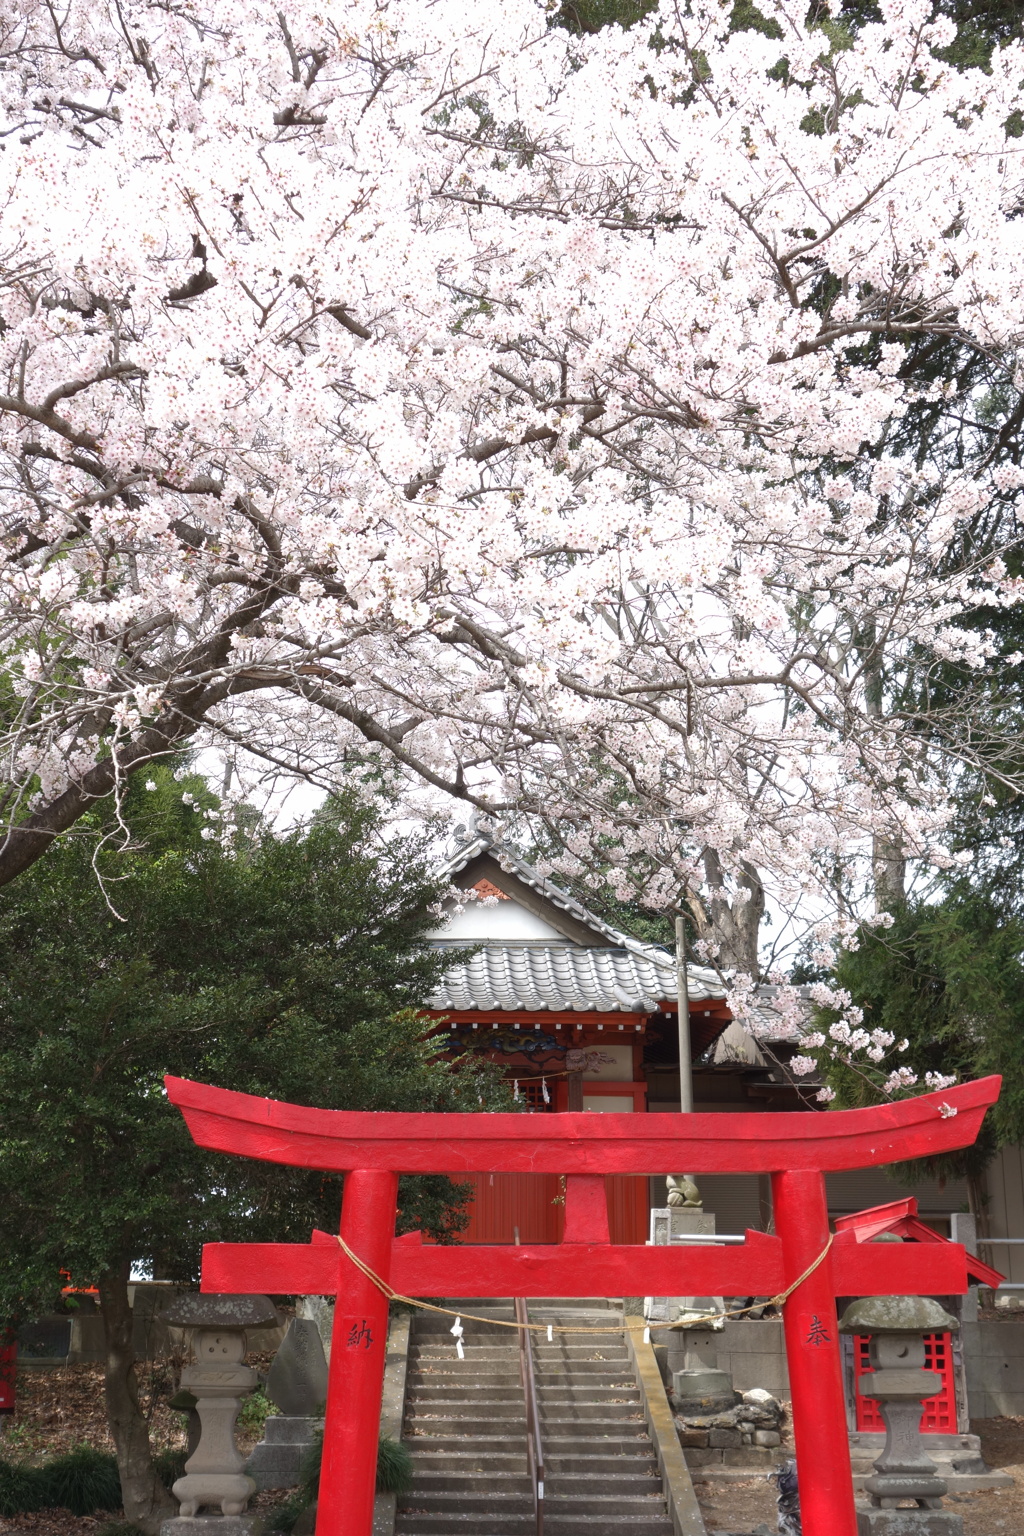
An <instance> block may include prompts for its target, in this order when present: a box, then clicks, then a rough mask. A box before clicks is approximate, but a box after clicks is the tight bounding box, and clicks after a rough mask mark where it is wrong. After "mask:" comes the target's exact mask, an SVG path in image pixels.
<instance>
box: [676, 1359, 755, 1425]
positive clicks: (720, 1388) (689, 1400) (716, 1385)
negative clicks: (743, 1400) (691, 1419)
mask: <svg viewBox="0 0 1024 1536" xmlns="http://www.w3.org/2000/svg"><path fill="white" fill-rule="evenodd" d="M738 1397H739V1393H737V1392H735V1391H733V1385H732V1377H731V1376H730V1375H729V1373H728V1371H717V1370H713V1371H712V1370H707V1369H703V1370H682V1371H673V1372H672V1406H673V1407H674V1408H675V1410H676V1412H677V1413H681V1414H684V1415H685V1414H692V1413H697V1414H705V1413H721V1412H724V1411H725V1410H726V1409H728V1408H733V1407H735V1405H736V1402H737V1400H738Z"/></svg>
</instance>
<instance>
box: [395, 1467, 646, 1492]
mask: <svg viewBox="0 0 1024 1536" xmlns="http://www.w3.org/2000/svg"><path fill="white" fill-rule="evenodd" d="M544 1471H545V1474H546V1477H545V1487H546V1490H547V1494H548V1496H549V1497H550V1498H573V1499H576V1498H587V1497H588V1496H589V1495H591V1494H601V1495H605V1496H609V1497H611V1496H613V1495H615V1496H618V1497H623V1498H650V1497H651V1496H652V1495H653V1496H655V1497H659V1496H660V1494H661V1479H660V1477H659V1476H658V1475H657V1472H656V1470H655V1469H654V1468H653V1467H652V1468H651V1469H650V1470H647V1471H640V1472H635V1471H634V1472H622V1471H619V1470H618V1467H616V1468H615V1469H614V1470H607V1471H597V1470H592V1471H587V1472H560V1471H559V1472H555V1471H552V1470H551V1469H550V1468H549V1467H548V1466H547V1463H545V1467H544ZM415 1475H416V1492H415V1494H409V1495H407V1498H408V1499H409V1500H412V1501H413V1502H415V1499H416V1498H417V1497H418V1496H419V1495H420V1494H421V1493H439V1492H443V1493H446V1494H448V1493H450V1494H451V1495H452V1496H453V1497H456V1496H457V1497H461V1496H462V1494H464V1493H472V1494H475V1493H491V1492H493V1493H500V1494H505V1493H527V1494H531V1490H532V1487H533V1484H532V1483H531V1481H530V1478H529V1475H528V1474H527V1473H526V1472H524V1471H518V1470H509V1469H499V1468H496V1467H492V1465H491V1464H490V1463H489V1462H488V1463H487V1464H483V1463H482V1464H481V1465H480V1466H478V1467H473V1468H469V1467H457V1468H453V1467H452V1466H451V1464H450V1460H449V1459H448V1458H446V1464H445V1466H443V1467H433V1466H430V1465H429V1464H427V1463H426V1462H424V1461H423V1460H422V1459H418V1460H417V1463H416V1473H415Z"/></svg>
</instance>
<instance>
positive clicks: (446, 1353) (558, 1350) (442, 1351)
mask: <svg viewBox="0 0 1024 1536" xmlns="http://www.w3.org/2000/svg"><path fill="white" fill-rule="evenodd" d="M462 1350H463V1353H462V1355H461V1357H460V1355H459V1352H458V1350H457V1349H456V1347H455V1341H454V1340H453V1339H451V1338H446V1339H445V1340H444V1342H443V1343H437V1344H429V1345H428V1344H419V1343H417V1344H413V1345H412V1346H411V1347H410V1350H409V1359H410V1360H458V1361H459V1363H460V1364H461V1363H462V1360H465V1361H466V1362H467V1363H468V1362H469V1361H470V1360H481V1361H485V1362H487V1363H488V1364H492V1363H493V1364H503V1363H505V1362H507V1361H516V1362H517V1361H518V1359H519V1345H518V1344H503V1343H502V1344H489V1343H487V1344H477V1343H474V1342H473V1340H472V1339H469V1340H466V1339H463V1341H462ZM628 1359H629V1356H628V1355H627V1353H626V1347H625V1345H624V1344H599V1345H598V1346H597V1347H596V1348H595V1347H594V1346H593V1345H592V1344H566V1345H561V1344H548V1343H547V1342H546V1341H545V1342H544V1343H543V1344H538V1343H537V1342H536V1341H534V1345H533V1363H534V1365H535V1367H536V1368H537V1369H538V1370H544V1369H545V1368H547V1367H551V1366H554V1365H557V1364H559V1363H565V1364H567V1365H575V1364H580V1365H583V1364H593V1365H614V1366H619V1365H623V1364H625V1363H627V1362H628Z"/></svg>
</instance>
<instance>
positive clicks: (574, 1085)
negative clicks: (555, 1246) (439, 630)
mask: <svg viewBox="0 0 1024 1536" xmlns="http://www.w3.org/2000/svg"><path fill="white" fill-rule="evenodd" d="M445 873H446V874H447V876H448V878H449V880H450V882H451V884H452V885H453V886H456V887H458V888H460V890H461V891H464V892H465V893H466V896H465V898H464V899H463V898H460V899H458V900H452V901H450V902H449V903H448V904H447V911H446V912H445V914H444V916H443V917H442V920H441V921H440V922H439V923H438V924H437V925H436V926H435V928H434V929H433V930H431V931H430V933H429V934H428V936H427V941H428V942H429V943H430V944H431V945H432V946H437V947H442V948H443V947H449V948H452V949H465V948H467V947H476V946H479V948H478V949H477V953H476V954H475V955H474V956H473V957H472V958H471V959H470V960H469V961H458V962H457V963H455V964H453V965H452V967H451V969H450V971H449V972H448V974H447V975H446V977H445V979H444V982H443V983H442V985H441V986H440V987H439V988H438V989H437V991H436V992H435V993H434V994H433V996H432V997H431V998H430V1000H429V1008H428V1009H427V1010H426V1011H427V1012H428V1014H429V1015H430V1016H431V1017H433V1018H434V1019H436V1020H437V1021H438V1023H437V1028H438V1031H439V1033H441V1032H443V1033H445V1034H446V1035H447V1043H448V1048H449V1050H450V1052H451V1054H452V1055H453V1057H456V1056H459V1055H463V1054H465V1053H467V1052H473V1053H479V1054H483V1055H485V1056H487V1057H489V1058H490V1059H491V1060H492V1061H496V1062H498V1063H499V1064H500V1065H501V1067H502V1069H503V1071H504V1074H505V1076H506V1078H507V1079H508V1081H509V1082H510V1083H513V1084H516V1085H517V1092H518V1094H519V1096H520V1098H522V1099H525V1101H526V1104H527V1106H528V1108H529V1109H530V1110H531V1111H533V1112H534V1113H538V1114H543V1113H549V1112H553V1111H557V1110H566V1109H570V1108H582V1109H583V1110H585V1111H589V1112H591V1113H597V1114H599V1113H601V1112H602V1111H614V1112H618V1113H620V1114H621V1113H629V1114H645V1113H649V1112H654V1113H657V1112H666V1111H673V1110H678V1108H679V1050H678V1030H677V1023H676V1011H677V1004H676V968H675V954H674V951H673V950H671V949H669V948H663V947H661V946H659V945H656V944H650V943H644V942H642V941H640V940H638V939H635V938H632V937H631V936H630V935H628V934H626V933H623V932H621V931H620V930H619V929H617V928H613V927H611V926H610V925H609V924H608V923H606V922H604V921H603V920H602V919H601V918H600V917H598V916H597V915H596V913H594V912H591V911H590V910H589V909H588V908H587V907H586V906H584V905H583V904H582V903H581V902H579V901H578V900H576V899H575V898H574V897H572V896H570V895H569V894H568V893H567V892H565V891H563V890H561V889H560V888H559V886H558V885H557V884H556V883H555V882H554V881H552V880H550V879H548V878H546V877H545V876H543V875H542V874H540V873H539V871H538V870H536V869H535V868H534V867H533V866H532V865H530V864H528V863H527V862H526V861H525V860H523V859H521V858H520V857H519V856H518V855H517V854H515V853H514V852H513V851H512V850H511V849H509V848H508V847H506V846H502V845H498V844H496V843H495V842H494V841H493V839H492V838H491V837H490V836H489V835H488V834H487V833H486V832H483V831H478V830H471V831H468V832H466V831H460V833H459V834H458V836H457V841H456V844H455V846H454V849H453V851H452V853H451V855H450V858H449V861H448V863H447V865H446V868H445ZM687 976H688V982H689V996H690V1054H691V1060H692V1062H693V1094H694V1107H695V1109H698V1110H702V1111H719V1112H722V1113H729V1112H731V1113H736V1112H738V1111H742V1110H745V1111H751V1110H760V1111H763V1112H764V1113H766V1114H770V1113H773V1112H776V1111H779V1110H790V1111H792V1110H799V1109H807V1110H808V1111H814V1110H816V1109H817V1106H816V1105H815V1103H814V1097H813V1090H812V1091H811V1093H808V1092H807V1089H806V1085H805V1084H804V1083H803V1082H802V1081H801V1080H799V1079H797V1078H795V1077H793V1076H792V1075H791V1074H790V1073H789V1072H788V1071H787V1070H786V1058H787V1056H788V1055H790V1054H792V1051H793V1049H794V1048H793V1047H788V1046H786V1045H779V1046H774V1047H773V1057H774V1059H773V1060H768V1059H766V1057H765V1056H764V1055H762V1053H761V1051H760V1049H759V1047H758V1045H757V1043H756V1041H755V1040H754V1039H753V1037H752V1036H751V1035H750V1034H749V1033H748V1032H747V1030H746V1029H744V1028H743V1027H742V1026H741V1025H740V1024H739V1023H738V1022H737V1021H735V1020H734V1019H733V1017H732V1014H731V1013H730V1011H729V1008H728V1007H727V1005H726V1001H725V989H724V988H723V986H722V983H721V981H720V979H719V977H718V976H717V974H716V973H715V972H714V971H713V970H711V969H710V968H708V967H706V966H701V965H695V964H691V965H689V966H688V968H687ZM760 996H761V1006H762V1009H763V1011H765V1012H767V1011H769V1010H770V1008H771V989H770V988H763V989H762V991H761V994H760ZM580 1053H582V1055H581V1054H580ZM580 1066H582V1071H577V1072H572V1073H570V1071H569V1069H570V1068H573V1067H580ZM571 1095H575V1099H574V1101H571ZM1017 1150H1018V1149H1012V1151H1013V1152H1014V1153H1016V1151H1017ZM678 1171H680V1172H683V1171H685V1170H678ZM995 1171H996V1172H998V1169H997V1170H995ZM464 1177H466V1176H462V1175H460V1178H464ZM469 1178H470V1181H471V1182H472V1183H473V1184H474V1186H475V1189H474V1199H473V1202H472V1204H471V1206H470V1213H471V1214H470V1225H469V1228H468V1230H467V1231H466V1233H465V1234H464V1239H465V1241H467V1242H471V1243H507V1242H511V1241H513V1237H514V1232H515V1231H516V1229H518V1231H519V1235H520V1239H521V1241H522V1242H524V1243H538V1242H539V1243H555V1242H558V1241H559V1240H560V1238H561V1232H562V1217H563V1209H564V1207H563V1205H562V1192H561V1190H560V1187H559V1181H558V1179H557V1178H555V1177H554V1176H553V1175H542V1174H539V1175H530V1174H498V1173H495V1174H486V1175H483V1174H482V1175H472V1176H469ZM827 1187H828V1203H829V1212H830V1215H831V1216H832V1217H833V1218H837V1217H842V1216H845V1215H848V1214H850V1213H852V1212H855V1211H861V1210H864V1209H866V1208H868V1207H872V1206H876V1205H882V1204H885V1203H886V1202H888V1201H892V1200H894V1199H896V1198H898V1197H899V1196H900V1195H903V1194H913V1195H914V1196H915V1197H916V1199H917V1202H918V1207H919V1211H920V1216H921V1219H922V1220H923V1221H925V1222H927V1223H929V1224H930V1225H931V1226H932V1227H933V1228H934V1230H935V1231H937V1232H938V1233H940V1234H941V1235H943V1236H946V1237H948V1236H949V1235H950V1232H951V1219H952V1216H953V1215H954V1213H956V1212H961V1211H966V1210H967V1209H968V1208H969V1200H968V1190H967V1186H966V1183H965V1182H964V1181H963V1180H961V1179H949V1180H946V1181H945V1182H939V1181H938V1180H935V1179H925V1180H922V1181H921V1182H919V1183H916V1184H914V1185H913V1186H910V1185H907V1186H906V1187H904V1186H903V1185H902V1184H899V1183H897V1182H895V1181H894V1180H893V1179H891V1178H890V1177H889V1176H888V1175H887V1174H885V1173H884V1172H883V1171H882V1170H881V1169H864V1170H859V1171H856V1172H850V1173H835V1174H829V1175H828V1177H827ZM607 1188H608V1206H609V1218H610V1224H611V1236H612V1241H613V1242H617V1243H642V1242H646V1240H647V1238H648V1235H649V1212H650V1210H651V1208H652V1207H658V1206H663V1205H664V1203H665V1187H664V1181H663V1180H661V1179H648V1178H645V1177H636V1178H631V1177H626V1176H609V1178H608V1181H607ZM700 1189H701V1194H702V1196H703V1199H704V1204H705V1206H706V1208H707V1209H708V1210H710V1211H713V1212H714V1213H715V1216H716V1218H717V1224H718V1230H719V1232H724V1233H741V1232H743V1231H744V1230H745V1228H748V1227H750V1228H754V1229H760V1230H761V1231H767V1230H769V1229H770V1226H771V1197H770V1190H769V1180H768V1177H767V1176H766V1175H758V1174H756V1173H750V1174H709V1175H705V1176H703V1177H702V1178H701V1180H700ZM1009 1252H1010V1253H1011V1254H1012V1253H1013V1250H1012V1249H1010V1250H1009ZM989 1256H990V1257H993V1259H994V1260H995V1259H998V1258H999V1257H1000V1255H999V1253H997V1252H996V1251H995V1250H992V1251H991V1253H990V1255H989Z"/></svg>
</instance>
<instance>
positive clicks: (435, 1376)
mask: <svg viewBox="0 0 1024 1536" xmlns="http://www.w3.org/2000/svg"><path fill="white" fill-rule="evenodd" d="M462 1385H465V1387H473V1390H477V1389H479V1387H488V1389H496V1387H500V1389H502V1390H507V1389H510V1387H514V1389H516V1390H517V1392H522V1387H520V1382H519V1372H517V1370H516V1372H497V1370H471V1372H459V1370H410V1373H408V1378H407V1382H405V1390H407V1393H411V1392H413V1390H419V1389H421V1387H462Z"/></svg>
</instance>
